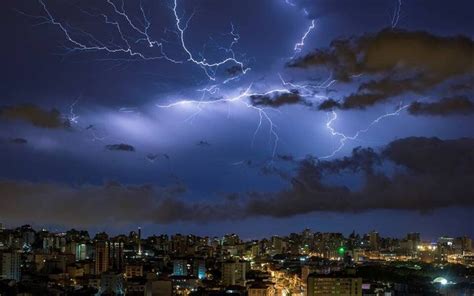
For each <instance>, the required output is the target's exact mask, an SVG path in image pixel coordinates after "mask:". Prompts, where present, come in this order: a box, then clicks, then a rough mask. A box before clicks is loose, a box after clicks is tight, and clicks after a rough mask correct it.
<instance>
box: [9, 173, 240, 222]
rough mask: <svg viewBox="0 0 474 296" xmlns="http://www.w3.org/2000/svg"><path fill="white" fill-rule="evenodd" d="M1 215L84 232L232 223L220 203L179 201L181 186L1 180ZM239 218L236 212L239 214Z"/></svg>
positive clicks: (226, 206) (16, 220) (183, 191)
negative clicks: (136, 226) (107, 227)
mask: <svg viewBox="0 0 474 296" xmlns="http://www.w3.org/2000/svg"><path fill="white" fill-rule="evenodd" d="M0 192H2V204H3V206H2V207H0V216H1V217H2V219H3V220H4V221H9V222H11V223H15V222H16V223H25V222H28V223H34V224H56V225H58V224H59V225H65V226H73V227H79V226H82V227H86V226H96V225H104V224H111V225H112V224H129V223H161V224H167V223H173V222H178V221H201V222H202V221H210V220H218V219H232V218H237V217H236V216H235V215H233V214H232V213H229V211H228V209H229V206H230V204H231V203H233V201H232V200H228V201H226V202H225V203H223V204H206V203H200V202H194V203H193V202H189V201H186V200H183V199H182V198H181V195H183V194H184V193H185V192H186V187H185V186H183V185H181V184H178V185H173V186H169V187H159V188H157V187H152V186H149V185H140V186H125V185H121V184H119V183H115V182H111V183H108V184H105V185H103V186H95V185H84V186H69V185H65V184H57V183H30V182H18V181H0ZM238 213H240V212H238Z"/></svg>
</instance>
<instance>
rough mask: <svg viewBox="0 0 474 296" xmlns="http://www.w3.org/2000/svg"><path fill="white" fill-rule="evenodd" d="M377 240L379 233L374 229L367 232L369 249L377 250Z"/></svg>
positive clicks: (378, 239)
mask: <svg viewBox="0 0 474 296" xmlns="http://www.w3.org/2000/svg"><path fill="white" fill-rule="evenodd" d="M379 242H380V236H379V233H378V232H376V231H371V232H370V233H369V243H370V249H371V250H378V249H379Z"/></svg>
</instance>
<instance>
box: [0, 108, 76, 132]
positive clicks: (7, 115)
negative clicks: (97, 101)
mask: <svg viewBox="0 0 474 296" xmlns="http://www.w3.org/2000/svg"><path fill="white" fill-rule="evenodd" d="M0 119H6V120H21V121H26V122H29V123H31V124H33V125H34V126H37V127H43V128H65V127H69V126H70V123H69V122H68V120H65V119H64V118H63V117H62V116H61V113H60V112H59V111H58V110H57V109H54V108H53V109H51V110H49V111H48V110H44V109H42V108H41V107H38V106H36V105H32V104H30V105H18V106H3V107H0Z"/></svg>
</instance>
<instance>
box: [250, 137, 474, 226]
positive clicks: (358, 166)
mask: <svg viewBox="0 0 474 296" xmlns="http://www.w3.org/2000/svg"><path fill="white" fill-rule="evenodd" d="M382 161H389V162H393V163H395V164H397V165H398V166H400V168H399V169H398V170H396V172H395V173H394V174H393V175H390V176H389V175H387V174H384V173H382V172H380V171H378V170H377V167H378V166H380V165H381V164H382ZM344 172H345V173H347V172H360V173H362V174H363V176H364V183H363V186H362V187H361V188H360V189H359V190H351V189H349V188H348V187H345V186H339V185H328V184H326V183H324V182H323V179H324V177H325V176H326V175H327V174H333V173H344ZM473 182H474V139H459V140H445V141H443V140H440V139H437V138H406V139H402V140H397V141H394V142H392V143H390V144H389V145H388V146H387V147H386V148H384V149H382V151H381V152H380V153H376V152H375V151H373V150H371V149H362V148H358V149H355V150H354V151H353V153H352V155H351V156H350V157H345V158H343V159H338V160H333V161H323V162H319V161H317V160H316V159H314V158H309V159H306V160H304V161H302V162H300V164H299V165H298V170H297V174H296V176H295V177H294V178H293V179H292V182H291V186H290V188H288V189H286V190H283V191H280V192H276V193H259V192H254V193H250V194H249V197H250V200H249V201H248V203H247V204H246V205H245V208H244V212H245V213H246V215H249V216H255V215H257V216H271V217H289V216H293V215H297V214H304V213H310V212H314V211H331V212H360V211H368V210H373V209H404V210H417V211H421V212H424V211H429V210H433V209H437V208H442V207H449V206H468V207H474V199H473V198H472V197H473V196H474V187H473V186H472V185H470V184H472V183H473Z"/></svg>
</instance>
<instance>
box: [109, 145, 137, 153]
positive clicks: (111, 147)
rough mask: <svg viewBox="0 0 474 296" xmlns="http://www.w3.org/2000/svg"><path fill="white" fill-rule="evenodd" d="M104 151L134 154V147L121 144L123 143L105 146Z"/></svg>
mask: <svg viewBox="0 0 474 296" xmlns="http://www.w3.org/2000/svg"><path fill="white" fill-rule="evenodd" d="M105 149H107V150H110V151H126V152H135V147H133V146H132V145H128V144H123V143H120V144H111V145H106V146H105Z"/></svg>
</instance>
